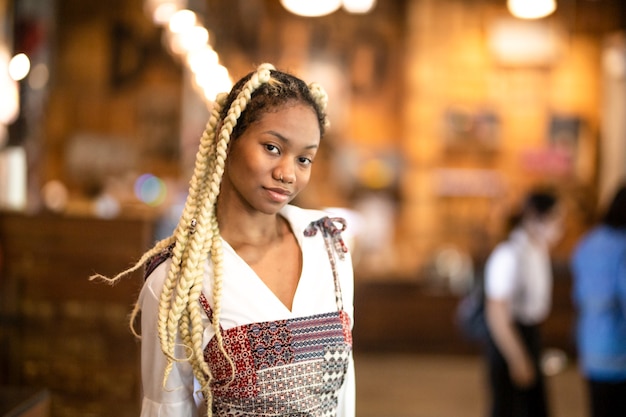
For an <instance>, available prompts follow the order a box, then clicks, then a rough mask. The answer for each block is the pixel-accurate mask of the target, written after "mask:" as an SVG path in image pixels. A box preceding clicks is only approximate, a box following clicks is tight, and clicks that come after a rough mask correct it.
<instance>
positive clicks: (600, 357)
mask: <svg viewBox="0 0 626 417" xmlns="http://www.w3.org/2000/svg"><path fill="white" fill-rule="evenodd" d="M571 266H572V275H573V278H574V288H573V297H574V304H575V306H576V309H577V312H578V318H577V338H576V340H577V348H578V359H579V364H580V369H581V372H582V374H583V376H584V378H585V380H586V381H587V386H588V390H589V400H590V401H589V405H590V413H589V415H590V416H591V417H617V416H622V415H624V413H625V412H626V184H624V185H622V186H621V187H620V188H619V189H618V190H617V192H616V193H615V195H614V197H613V200H612V201H611V204H610V205H609V206H608V208H607V210H606V212H605V213H604V215H603V217H602V219H601V221H600V222H599V223H598V224H596V225H595V227H593V228H592V229H591V230H589V232H588V233H587V234H586V235H585V236H583V237H582V239H581V240H580V242H579V243H578V245H577V246H576V248H575V250H574V252H573V254H572V259H571Z"/></svg>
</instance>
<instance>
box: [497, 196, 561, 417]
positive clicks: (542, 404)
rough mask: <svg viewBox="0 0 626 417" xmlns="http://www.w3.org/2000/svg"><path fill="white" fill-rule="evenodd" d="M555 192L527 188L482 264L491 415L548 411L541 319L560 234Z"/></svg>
mask: <svg viewBox="0 0 626 417" xmlns="http://www.w3.org/2000/svg"><path fill="white" fill-rule="evenodd" d="M561 222H562V212H561V210H560V209H559V206H558V204H557V198H556V196H555V195H553V194H552V193H548V192H544V191H533V192H530V193H529V194H528V196H527V198H526V200H525V202H524V204H523V207H522V209H521V211H520V213H518V215H516V216H515V217H514V219H513V222H512V232H511V233H510V235H509V237H508V239H507V240H506V241H504V242H502V243H500V244H499V245H498V246H496V248H495V249H494V251H493V252H492V253H491V255H490V256H489V258H488V259H487V263H486V265H485V300H486V304H485V306H486V318H487V324H488V328H489V334H490V338H489V341H488V343H487V347H486V349H487V363H488V368H489V385H490V394H491V410H490V415H491V416H492V417H530V416H532V417H545V416H547V415H548V406H547V401H546V392H545V386H544V379H543V376H542V373H541V368H540V355H541V348H542V346H541V340H540V334H539V325H540V324H541V323H542V322H543V321H544V319H545V318H546V317H547V316H548V314H549V312H550V306H551V296H552V271H551V264H550V255H549V248H550V246H551V245H552V244H553V243H555V242H556V241H557V240H558V239H559V238H560V236H561Z"/></svg>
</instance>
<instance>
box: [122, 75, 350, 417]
mask: <svg viewBox="0 0 626 417" xmlns="http://www.w3.org/2000/svg"><path fill="white" fill-rule="evenodd" d="M326 102H327V97H326V93H325V92H324V90H323V89H322V88H321V87H320V86H319V85H317V84H315V83H313V84H310V85H307V84H306V83H304V82H303V81H302V80H300V79H299V78H297V77H294V76H293V75H290V74H287V73H284V72H281V71H277V70H276V69H275V68H274V67H273V66H271V65H269V64H263V65H261V66H259V68H258V69H257V70H256V71H254V72H251V73H250V74H248V75H247V76H245V77H244V78H242V79H241V80H240V81H239V82H237V83H236V84H235V86H234V87H233V88H232V90H231V91H230V93H229V94H224V95H220V96H218V98H217V99H216V103H215V105H214V108H213V110H212V114H211V118H210V120H209V123H208V125H207V129H206V131H205V133H204V134H203V136H202V138H201V142H200V148H199V150H198V153H197V156H196V165H195V170H194V174H193V177H192V179H191V182H190V188H189V193H188V197H187V201H186V204H185V208H184V210H183V213H182V216H181V218H180V221H179V223H178V226H177V228H176V230H175V232H174V234H173V235H172V236H171V237H168V238H166V239H164V240H162V241H160V242H158V243H157V244H156V245H155V247H154V248H152V249H151V250H150V251H148V252H147V253H146V254H145V255H144V256H143V257H142V258H141V259H140V260H139V262H138V263H137V264H136V265H135V266H134V267H133V268H131V269H129V270H128V271H125V272H123V273H122V274H120V275H118V276H117V277H114V278H113V279H112V280H113V281H115V280H117V279H119V278H120V277H121V276H123V275H125V274H127V273H129V272H131V271H133V270H137V269H139V268H141V267H144V266H145V275H146V281H145V284H144V287H143V289H142V291H141V294H140V296H139V300H138V303H137V306H136V308H135V311H134V314H133V316H134V315H136V314H137V312H138V311H139V310H141V341H142V347H141V352H142V355H141V363H142V366H141V369H142V384H143V403H142V412H141V415H142V417H148V416H159V417H169V416H172V417H173V416H176V417H180V416H199V415H202V414H204V415H207V416H232V415H237V416H265V415H268V416H270V415H271V416H293V415H298V416H311V417H315V416H338V417H354V415H355V404H354V403H355V380H354V363H353V357H352V336H351V334H352V333H351V332H352V327H353V322H354V320H353V285H354V284H353V270H352V262H351V258H350V253H349V251H348V248H347V247H346V245H345V244H344V241H343V239H342V237H341V232H342V231H343V230H344V229H345V227H346V223H345V221H344V220H343V219H341V218H333V217H330V216H329V215H328V214H326V213H324V212H322V211H317V210H309V209H302V208H299V207H296V206H293V205H291V204H290V202H291V201H292V200H293V199H294V198H295V197H296V196H297V195H298V193H299V192H300V191H301V190H302V189H303V188H304V187H305V186H306V185H307V183H308V182H309V178H310V175H311V165H312V163H313V161H314V159H315V156H316V154H317V151H318V148H319V146H320V139H321V137H322V136H323V134H324V131H325V128H326V127H327V120H326V114H325V107H326Z"/></svg>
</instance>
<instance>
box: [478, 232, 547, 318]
mask: <svg viewBox="0 0 626 417" xmlns="http://www.w3.org/2000/svg"><path fill="white" fill-rule="evenodd" d="M551 268H552V267H551V264H550V254H549V251H548V248H547V247H544V246H540V245H538V244H537V243H534V242H532V241H531V240H530V238H529V237H528V235H527V233H526V232H525V231H524V230H522V229H516V230H514V231H513V232H512V233H511V236H510V238H509V240H507V241H505V242H502V243H500V244H499V245H498V246H496V248H495V249H494V251H493V252H492V253H491V255H490V256H489V258H488V259H487V263H486V264H485V294H486V295H487V297H489V298H492V299H498V300H506V301H507V302H508V304H509V307H510V311H511V314H512V316H513V317H515V319H516V320H518V321H520V322H521V323H523V324H527V325H532V324H538V323H541V322H542V321H543V320H545V318H546V317H547V316H548V314H549V312H550V307H551V304H552V302H551V301H552V269H551Z"/></svg>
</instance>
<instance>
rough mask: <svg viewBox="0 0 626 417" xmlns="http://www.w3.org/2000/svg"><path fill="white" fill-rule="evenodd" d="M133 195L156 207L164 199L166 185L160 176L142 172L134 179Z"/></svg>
mask: <svg viewBox="0 0 626 417" xmlns="http://www.w3.org/2000/svg"><path fill="white" fill-rule="evenodd" d="M135 196H136V197H137V198H138V199H139V200H141V201H142V202H144V203H146V204H147V205H149V206H152V207H156V206H159V205H161V204H163V202H164V201H165V197H166V196H167V186H166V185H165V182H164V181H163V180H162V179H161V178H159V177H157V176H155V175H153V174H143V175H140V176H139V177H138V178H137V180H136V181H135Z"/></svg>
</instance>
